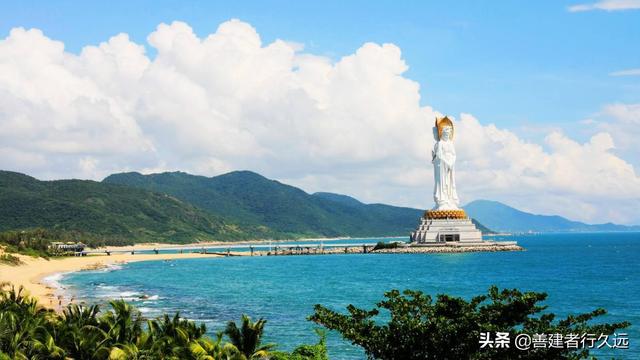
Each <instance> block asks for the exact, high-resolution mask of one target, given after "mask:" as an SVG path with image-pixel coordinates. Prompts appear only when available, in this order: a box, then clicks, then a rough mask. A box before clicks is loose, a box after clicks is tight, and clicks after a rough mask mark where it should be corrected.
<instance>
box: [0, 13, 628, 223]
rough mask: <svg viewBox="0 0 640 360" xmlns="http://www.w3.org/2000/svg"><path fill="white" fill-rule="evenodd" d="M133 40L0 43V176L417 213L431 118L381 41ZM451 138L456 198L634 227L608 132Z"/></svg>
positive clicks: (472, 121) (181, 27)
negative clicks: (312, 198) (258, 185)
mask: <svg viewBox="0 0 640 360" xmlns="http://www.w3.org/2000/svg"><path fill="white" fill-rule="evenodd" d="M147 42H148V43H147V44H144V45H143V44H136V43H134V42H133V41H131V39H130V38H129V37H128V36H127V34H118V35H116V36H114V37H112V38H110V39H108V40H107V41H105V42H103V43H100V44H98V45H96V46H86V47H85V48H83V49H82V51H81V52H80V53H79V54H73V53H70V52H67V51H65V49H64V44H63V43H61V42H59V41H55V40H52V39H50V38H48V37H47V36H46V35H45V34H43V33H42V32H41V31H39V30H37V29H31V30H26V29H22V28H16V29H13V30H12V31H11V33H10V34H9V35H8V36H7V37H6V38H5V39H3V40H0V168H3V169H10V170H16V171H23V172H26V173H28V174H31V175H34V176H37V177H40V178H68V177H79V178H92V179H100V178H102V177H104V176H106V175H108V174H110V173H113V172H118V171H130V170H136V171H143V172H158V171H168V170H183V171H188V172H192V173H196V174H202V175H217V174H220V173H224V172H227V171H231V170H235V169H250V170H254V171H257V172H260V173H262V174H264V175H266V176H269V177H273V178H277V179H280V180H282V181H285V182H289V183H291V184H294V185H298V186H301V187H303V188H304V189H307V190H308V191H334V192H341V193H346V194H350V195H354V196H356V197H358V198H360V199H361V200H364V201H367V202H386V203H391V204H396V205H408V206H416V207H421V208H426V207H431V206H432V197H431V192H432V186H433V179H432V176H433V174H432V169H431V164H430V151H431V148H432V146H433V142H434V140H433V136H432V131H431V127H432V126H433V119H434V117H435V116H436V114H438V113H437V111H436V110H434V109H432V108H431V107H429V106H425V105H423V104H424V103H425V101H423V99H421V92H420V86H419V84H418V83H417V82H415V81H413V80H411V79H409V78H407V77H406V76H405V75H404V73H405V72H406V71H407V69H408V64H406V63H405V61H404V60H403V58H402V53H401V49H400V48H398V47H397V46H396V45H394V44H375V43H365V44H363V45H362V46H361V47H360V48H359V49H357V50H356V51H355V52H354V53H353V54H349V55H347V56H344V57H342V58H340V59H337V60H335V61H334V60H331V59H329V58H327V57H324V56H318V55H315V54H311V53H307V52H304V46H303V45H301V44H297V43H293V42H288V41H286V40H276V41H273V42H271V43H264V42H263V41H262V40H261V38H260V35H259V34H258V32H257V31H256V29H254V28H253V27H252V26H251V25H250V24H248V23H245V22H242V21H239V20H230V21H227V22H225V23H222V24H221V25H220V26H219V27H218V29H217V31H216V32H215V33H213V34H208V35H206V36H204V37H201V36H198V35H197V34H195V33H194V32H193V30H192V29H191V27H190V26H189V25H188V24H186V23H183V22H173V23H171V24H160V25H159V26H158V27H157V29H156V30H155V31H154V32H152V33H151V34H149V36H148V38H147ZM145 46H149V47H152V48H154V49H155V53H156V54H157V55H156V56H154V57H150V56H149V55H148V54H147V53H146V51H145ZM426 95H427V98H426V102H427V103H428V94H426ZM610 110H611V111H612V112H616V113H617V114H620V116H621V117H622V118H625V116H631V120H630V121H631V122H633V121H635V120H634V119H636V117H634V116H635V115H625V114H626V112H625V111H630V112H631V113H632V114H635V111H637V110H636V109H635V108H629V109H627V110H623V109H615V108H611V109H610ZM456 126H457V129H456V141H457V148H458V159H459V160H458V182H459V185H458V188H459V190H460V194H461V196H462V200H463V202H468V201H471V200H473V199H477V198H489V199H495V200H501V201H505V202H507V203H509V204H512V205H515V206H517V207H520V208H522V209H524V210H529V211H534V212H538V213H558V214H561V215H565V216H569V217H571V218H575V219H579V220H584V221H591V222H605V221H618V222H625V223H631V222H640V215H638V214H636V212H635V211H631V210H632V209H634V208H635V209H637V208H638V205H639V204H640V179H639V178H638V176H637V175H636V173H635V171H634V168H633V166H632V165H630V163H628V162H627V161H625V160H623V157H621V155H620V154H619V153H618V152H617V151H618V150H620V149H618V148H617V147H618V146H620V147H621V148H622V149H624V148H628V147H633V146H634V145H633V144H631V143H630V142H627V140H625V139H624V138H622V137H619V136H618V135H617V134H615V133H613V132H612V131H610V130H607V129H600V130H599V131H598V132H597V133H594V134H593V136H592V137H591V139H590V140H588V141H586V142H584V143H579V142H576V141H575V140H573V139H571V138H570V137H568V136H566V135H564V134H562V133H559V132H550V133H549V134H548V136H547V137H546V139H545V142H544V143H540V144H538V143H532V142H527V141H525V140H523V139H521V138H520V137H518V135H517V134H516V133H514V132H511V131H508V130H505V129H500V128H498V127H496V126H494V125H492V124H483V123H482V122H481V121H479V120H478V119H476V118H474V117H473V116H471V115H467V114H462V115H461V116H459V119H457V120H456ZM594 126H597V125H594ZM636 149H637V146H636Z"/></svg>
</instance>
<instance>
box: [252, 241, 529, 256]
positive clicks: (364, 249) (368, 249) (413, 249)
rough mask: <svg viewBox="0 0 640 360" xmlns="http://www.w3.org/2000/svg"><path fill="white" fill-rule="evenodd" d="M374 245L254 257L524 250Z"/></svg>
mask: <svg viewBox="0 0 640 360" xmlns="http://www.w3.org/2000/svg"><path fill="white" fill-rule="evenodd" d="M373 248H374V245H370V246H358V247H354V246H352V247H331V248H324V249H321V248H318V247H297V248H286V247H282V248H279V249H276V250H272V251H260V252H258V251H256V252H255V253H254V254H253V255H254V256H265V255H266V256H283V255H284V256H290V255H337V254H446V253H466V252H497V251H523V250H524V248H523V247H521V246H519V245H516V244H504V245H503V244H499V243H493V244H487V245H463V246H461V245H439V246H406V247H397V248H393V249H377V250H373Z"/></svg>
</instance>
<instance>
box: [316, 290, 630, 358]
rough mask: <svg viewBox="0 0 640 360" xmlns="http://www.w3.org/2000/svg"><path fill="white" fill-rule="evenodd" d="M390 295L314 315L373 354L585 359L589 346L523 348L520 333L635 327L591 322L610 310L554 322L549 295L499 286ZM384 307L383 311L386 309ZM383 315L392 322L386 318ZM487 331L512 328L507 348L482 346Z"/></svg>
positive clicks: (599, 331) (319, 309)
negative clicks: (370, 304)
mask: <svg viewBox="0 0 640 360" xmlns="http://www.w3.org/2000/svg"><path fill="white" fill-rule="evenodd" d="M385 297H386V299H385V300H383V301H381V302H379V303H378V304H377V307H376V308H374V309H371V310H364V309H359V308H356V307H355V306H353V305H349V306H348V307H347V311H348V314H342V313H338V312H335V311H333V310H330V309H328V308H326V307H324V306H322V305H316V306H315V314H313V315H312V316H311V317H310V320H312V321H314V322H316V323H318V324H321V325H323V326H325V327H327V328H328V329H331V330H337V331H338V332H340V333H341V334H342V336H343V337H344V338H345V339H347V340H349V341H351V342H352V343H353V344H355V345H359V346H362V347H363V348H364V350H365V352H366V354H367V356H368V358H369V359H389V360H391V359H403V360H412V359H416V360H417V359H541V360H543V359H544V360H547V359H581V358H586V357H588V356H589V351H588V350H586V349H566V348H559V349H557V348H538V349H535V350H529V351H522V350H518V349H516V347H515V344H514V343H513V340H514V339H515V337H516V335H517V334H521V333H526V334H535V333H538V334H555V333H559V334H571V333H573V334H583V333H593V334H612V333H613V332H614V331H615V330H616V329H621V328H625V327H627V326H629V325H630V324H629V323H628V322H622V323H613V324H605V323H601V324H596V325H590V324H588V322H589V321H590V320H592V319H593V318H595V317H597V316H600V315H604V314H605V313H606V312H605V310H604V309H597V310H594V311H592V312H591V313H587V314H581V315H574V316H569V317H567V318H566V319H563V320H560V321H557V322H554V319H555V315H554V314H551V313H545V314H541V312H542V311H543V310H545V309H546V306H541V305H538V303H539V302H541V301H543V300H545V299H546V297H547V294H545V293H536V292H525V293H522V292H520V291H518V290H516V289H513V290H502V291H499V290H498V288H497V287H495V286H494V287H491V288H490V289H489V293H488V294H487V295H481V296H476V297H474V298H473V299H471V300H470V301H466V300H464V299H462V298H458V297H451V296H448V295H438V296H437V299H436V301H435V302H434V301H433V299H432V298H431V297H430V296H429V295H424V294H423V293H421V292H419V291H411V290H405V291H404V292H403V293H402V294H401V293H400V292H399V291H397V290H392V291H389V292H387V293H385ZM381 312H383V313H382V314H381ZM378 315H381V317H382V318H383V319H384V320H388V322H387V323H382V321H383V319H379V318H378ZM481 332H492V333H494V334H495V332H508V333H510V334H511V336H510V339H511V344H510V347H509V348H507V349H504V348H500V349H496V348H483V349H481V348H480V343H479V339H480V333H481Z"/></svg>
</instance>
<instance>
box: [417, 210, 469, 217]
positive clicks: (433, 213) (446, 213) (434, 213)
mask: <svg viewBox="0 0 640 360" xmlns="http://www.w3.org/2000/svg"><path fill="white" fill-rule="evenodd" d="M422 217H424V218H426V219H467V213H465V212H464V210H462V209H459V210H427V211H425V212H424V215H423V216H422Z"/></svg>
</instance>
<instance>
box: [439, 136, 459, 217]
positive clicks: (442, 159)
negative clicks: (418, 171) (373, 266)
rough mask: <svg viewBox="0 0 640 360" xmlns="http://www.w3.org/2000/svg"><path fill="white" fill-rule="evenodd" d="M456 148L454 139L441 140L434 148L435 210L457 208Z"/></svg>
mask: <svg viewBox="0 0 640 360" xmlns="http://www.w3.org/2000/svg"><path fill="white" fill-rule="evenodd" d="M455 162H456V149H455V147H454V145H453V141H447V140H440V141H438V142H436V145H435V146H434V149H433V170H434V171H433V174H434V177H435V187H434V190H433V199H434V201H435V203H436V208H435V210H457V209H458V202H459V200H458V193H457V192H456V180H455Z"/></svg>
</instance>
